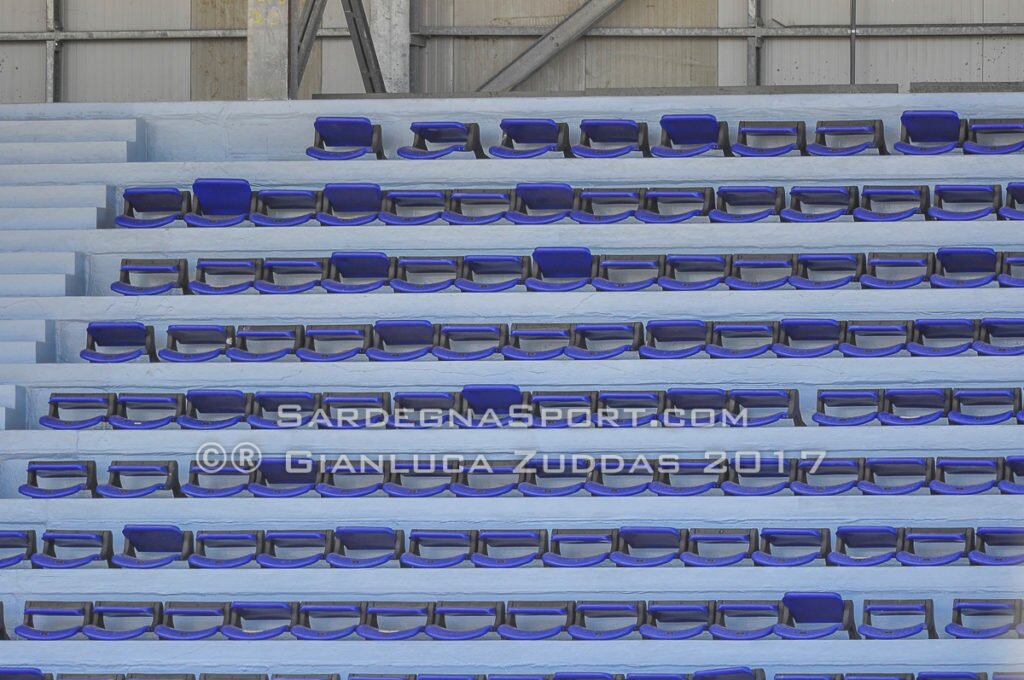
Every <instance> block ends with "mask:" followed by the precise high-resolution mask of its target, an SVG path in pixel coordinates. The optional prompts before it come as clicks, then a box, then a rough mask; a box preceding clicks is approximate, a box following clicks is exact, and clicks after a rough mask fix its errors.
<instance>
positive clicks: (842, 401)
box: [811, 389, 883, 427]
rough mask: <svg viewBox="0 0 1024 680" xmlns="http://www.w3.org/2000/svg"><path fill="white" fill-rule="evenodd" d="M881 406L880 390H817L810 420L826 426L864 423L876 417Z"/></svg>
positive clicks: (871, 421)
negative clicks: (813, 410) (816, 397)
mask: <svg viewBox="0 0 1024 680" xmlns="http://www.w3.org/2000/svg"><path fill="white" fill-rule="evenodd" d="M882 408H883V393H882V391H881V390H859V389H854V390H850V389H840V390H832V389H826V390H818V403H817V408H816V409H815V412H814V414H813V415H812V416H811V420H813V421H814V422H816V423H817V424H818V425H822V426H826V427H846V426H850V425H866V424H868V423H873V422H875V420H876V419H877V418H878V415H879V413H881V411H882Z"/></svg>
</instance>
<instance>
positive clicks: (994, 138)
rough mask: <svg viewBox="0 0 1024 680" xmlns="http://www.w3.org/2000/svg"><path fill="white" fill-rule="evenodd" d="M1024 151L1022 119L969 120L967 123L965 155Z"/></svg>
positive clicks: (1023, 124)
mask: <svg viewBox="0 0 1024 680" xmlns="http://www.w3.org/2000/svg"><path fill="white" fill-rule="evenodd" d="M1022 149H1024V119H1022V118H971V119H970V120H969V121H967V139H966V140H965V141H964V153H965V154H986V155H995V154H1007V153H1016V152H1018V151H1020V150H1022Z"/></svg>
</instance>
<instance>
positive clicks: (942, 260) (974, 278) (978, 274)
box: [929, 247, 1001, 288]
mask: <svg viewBox="0 0 1024 680" xmlns="http://www.w3.org/2000/svg"><path fill="white" fill-rule="evenodd" d="M999 259H1000V257H999V254H998V253H996V251H994V250H992V249H991V248H959V247H956V248H939V249H938V250H937V251H936V252H935V273H933V274H932V275H931V276H930V277H929V280H930V281H931V284H932V287H933V288H980V287H981V286H987V285H990V284H993V283H995V282H996V277H997V276H998V275H999V272H1000V269H1001V267H1000V265H1001V263H1000V261H999Z"/></svg>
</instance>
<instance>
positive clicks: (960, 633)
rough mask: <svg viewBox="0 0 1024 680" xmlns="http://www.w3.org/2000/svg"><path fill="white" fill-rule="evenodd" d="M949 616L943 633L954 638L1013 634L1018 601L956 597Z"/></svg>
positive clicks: (1016, 623)
mask: <svg viewBox="0 0 1024 680" xmlns="http://www.w3.org/2000/svg"><path fill="white" fill-rule="evenodd" d="M952 618H953V620H952V621H951V622H950V623H949V624H947V625H946V634H947V635H950V636H952V637H954V638H957V639H958V640H987V639H991V638H999V637H1013V638H1016V637H1017V627H1018V626H1019V625H1020V623H1021V601H1020V600H1010V599H1001V600H996V599H984V600H982V599H974V598H971V599H968V598H962V597H958V598H956V599H955V600H953V617H952Z"/></svg>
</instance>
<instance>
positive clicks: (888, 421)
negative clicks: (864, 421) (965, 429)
mask: <svg viewBox="0 0 1024 680" xmlns="http://www.w3.org/2000/svg"><path fill="white" fill-rule="evenodd" d="M950 397H951V394H950V390H948V389H944V388H937V387H936V388H932V387H911V388H889V389H887V390H885V400H884V403H883V405H882V410H881V411H880V412H879V413H878V421H879V422H880V423H882V424H883V425H929V424H932V423H938V422H941V421H942V420H944V419H945V418H946V416H947V415H948V414H949V406H950Z"/></svg>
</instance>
